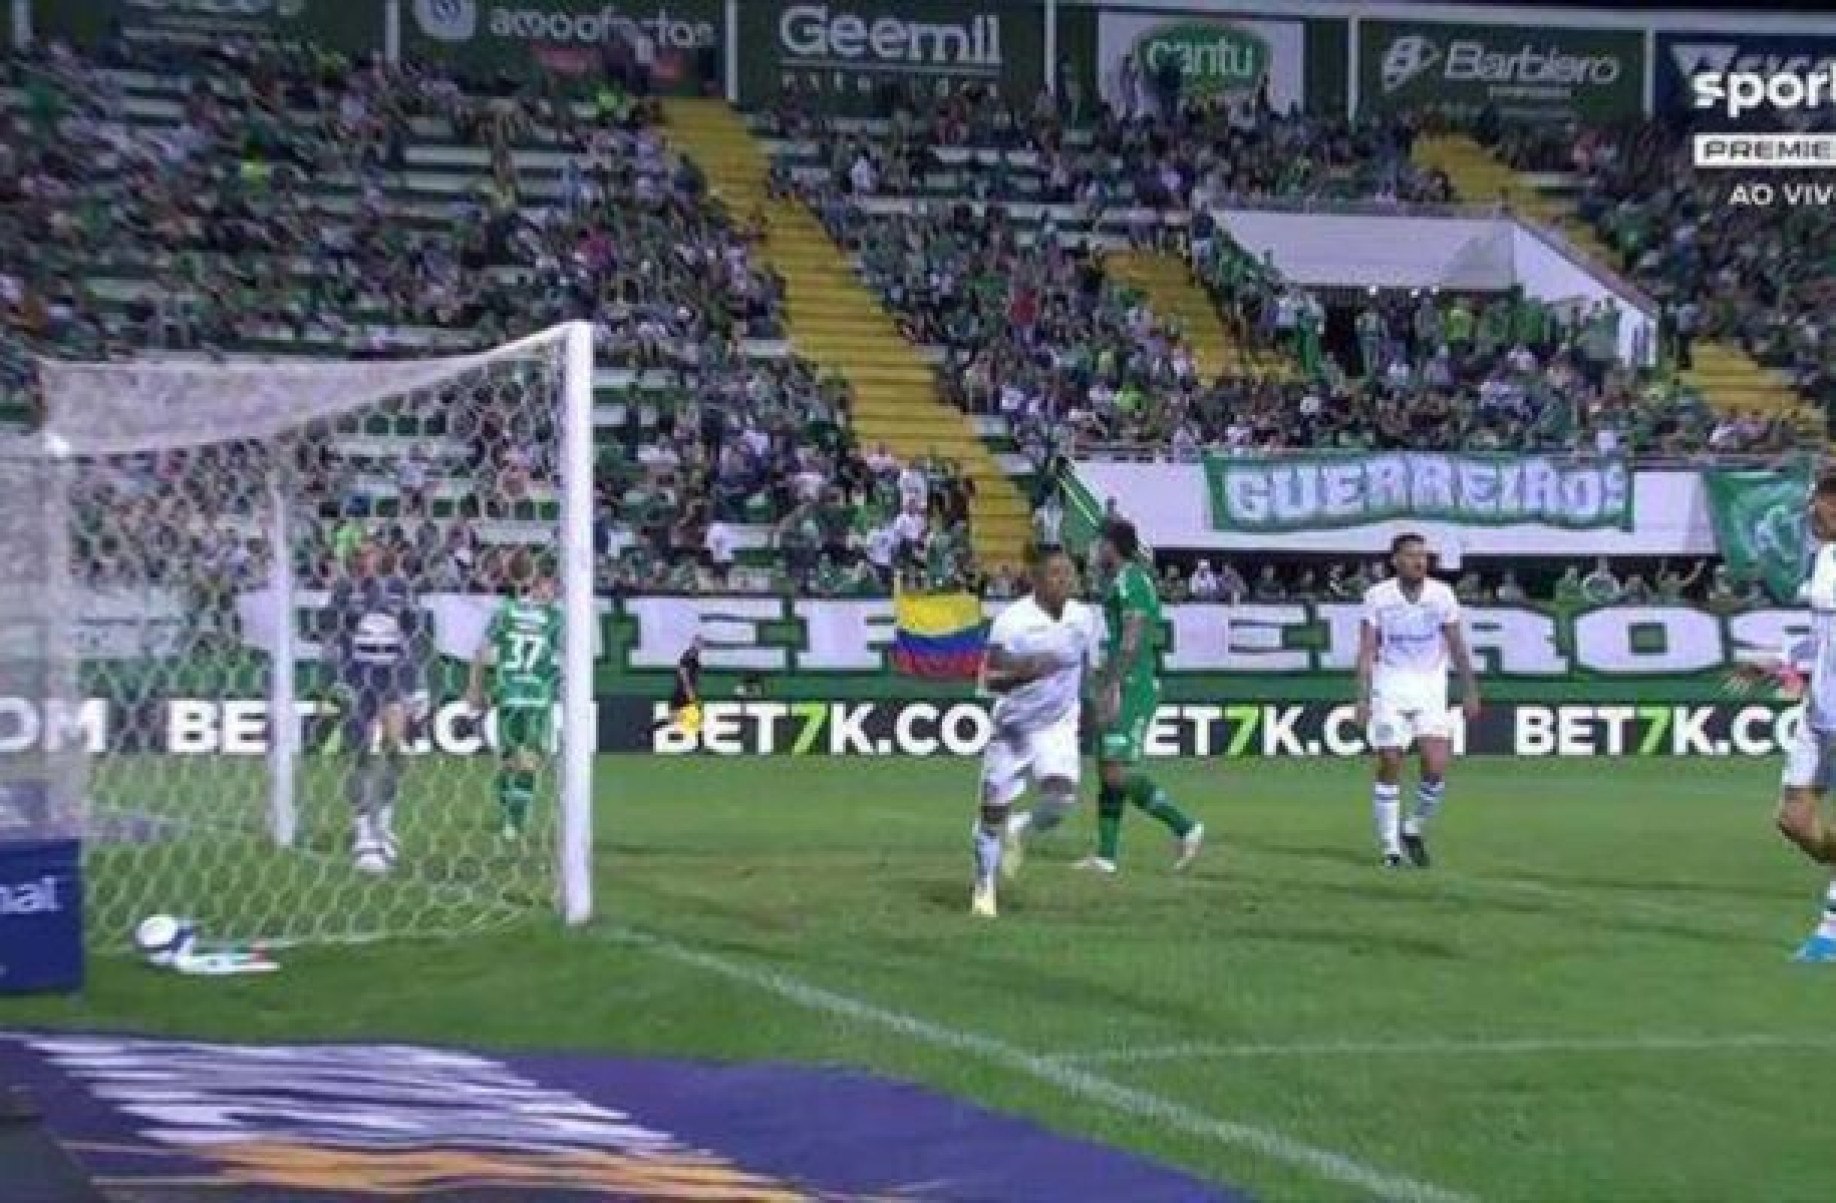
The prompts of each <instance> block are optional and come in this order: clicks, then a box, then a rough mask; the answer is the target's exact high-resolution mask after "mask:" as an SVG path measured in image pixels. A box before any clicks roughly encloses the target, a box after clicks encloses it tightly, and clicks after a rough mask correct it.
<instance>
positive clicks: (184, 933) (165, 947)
mask: <svg viewBox="0 0 1836 1203" xmlns="http://www.w3.org/2000/svg"><path fill="white" fill-rule="evenodd" d="M196 939H197V928H196V927H194V926H193V925H192V924H191V923H189V922H187V921H186V920H183V919H174V918H173V917H172V916H171V915H148V916H147V917H146V918H145V919H142V920H141V921H140V926H138V927H136V928H135V929H134V947H135V948H138V949H139V950H140V953H141V955H142V956H144V957H146V958H147V959H148V960H149V961H151V962H153V963H154V964H155V965H167V964H170V963H171V962H172V961H173V960H175V959H176V958H178V957H181V956H183V955H184V954H185V953H187V952H189V951H190V950H191V945H192V942H193V941H195V940H196Z"/></svg>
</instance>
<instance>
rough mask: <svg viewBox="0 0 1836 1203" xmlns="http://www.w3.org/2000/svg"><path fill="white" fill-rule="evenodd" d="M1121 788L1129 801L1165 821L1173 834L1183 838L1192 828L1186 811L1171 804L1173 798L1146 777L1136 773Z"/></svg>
mask: <svg viewBox="0 0 1836 1203" xmlns="http://www.w3.org/2000/svg"><path fill="white" fill-rule="evenodd" d="M1123 788H1124V789H1125V790H1127V792H1128V800H1129V801H1130V802H1133V803H1134V804H1135V805H1136V806H1139V807H1140V808H1141V809H1142V810H1145V811H1147V812H1148V813H1149V814H1151V815H1153V816H1154V817H1155V818H1156V819H1159V820H1160V821H1161V822H1162V823H1165V824H1166V825H1167V826H1168V827H1169V828H1170V829H1171V830H1172V832H1173V834H1174V835H1176V836H1178V837H1180V838H1181V839H1184V838H1185V837H1186V833H1187V832H1188V831H1191V830H1192V820H1191V819H1189V818H1187V817H1186V812H1185V811H1183V810H1181V809H1180V808H1179V807H1177V806H1175V805H1173V799H1171V798H1169V797H1167V791H1166V790H1163V789H1161V788H1160V787H1159V786H1158V785H1155V784H1154V783H1153V782H1152V781H1150V780H1148V779H1147V778H1146V777H1144V776H1141V775H1140V774H1136V775H1135V776H1133V777H1130V778H1129V779H1128V783H1127V784H1126V785H1125V786H1124V787H1123Z"/></svg>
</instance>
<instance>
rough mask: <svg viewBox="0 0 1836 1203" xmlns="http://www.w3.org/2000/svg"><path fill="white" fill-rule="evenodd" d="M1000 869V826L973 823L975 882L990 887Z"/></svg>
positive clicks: (982, 886) (985, 887)
mask: <svg viewBox="0 0 1836 1203" xmlns="http://www.w3.org/2000/svg"><path fill="white" fill-rule="evenodd" d="M1000 871H1001V828H1000V827H990V826H988V824H986V823H977V824H976V825H975V884H976V885H977V886H978V887H979V888H981V889H992V888H993V886H994V882H995V875H996V874H997V873H999V872H1000Z"/></svg>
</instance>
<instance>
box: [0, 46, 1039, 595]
mask: <svg viewBox="0 0 1836 1203" xmlns="http://www.w3.org/2000/svg"><path fill="white" fill-rule="evenodd" d="M184 66H185V73H184V74H180V75H172V74H168V73H166V72H150V71H141V70H132V69H115V68H103V67H100V66H99V65H98V64H96V63H94V62H86V61H83V60H82V59H80V58H78V57H77V56H75V55H74V54H72V53H71V52H70V51H68V50H67V49H65V48H61V47H59V48H53V49H51V50H49V51H46V52H44V53H42V54H31V55H13V56H10V57H8V58H7V59H6V60H5V67H4V70H5V76H4V79H5V88H4V91H3V92H0V97H3V98H4V103H5V112H6V116H7V120H8V124H9V131H10V132H11V133H12V134H13V135H14V136H13V137H10V138H9V139H8V141H7V146H6V148H5V149H4V150H0V155H4V156H6V163H5V165H6V166H8V167H10V168H11V170H9V171H0V177H4V178H5V180H6V181H8V183H6V184H0V189H6V191H4V192H0V239H3V240H4V241H5V243H6V244H7V245H9V246H10V247H12V248H14V250H13V251H12V253H8V254H5V255H0V261H4V262H7V263H13V264H22V265H25V267H26V270H25V271H24V272H21V273H19V274H13V273H10V272H9V273H7V274H5V275H4V276H0V302H4V305H5V309H4V316H5V322H4V325H3V327H0V329H3V330H4V335H3V336H0V372H4V376H3V379H4V381H5V383H6V387H7V394H6V403H7V408H8V411H9V413H10V415H11V417H12V420H14V421H16V422H17V421H29V420H30V416H31V409H32V402H31V398H30V397H29V395H28V394H27V392H26V388H27V382H28V380H29V370H28V369H29V360H28V352H29V351H30V350H41V351H45V352H48V353H53V354H67V355H76V356H118V355H122V354H127V353H131V352H134V351H152V352H156V353H162V354H168V355H173V354H177V355H184V354H191V355H224V356H231V355H235V356H242V355H262V356H291V355H316V356H324V355H339V356H357V357H362V356H385V355H405V354H406V355H413V354H432V353H451V352H456V351H462V350H470V349H476V348H480V347H484V346H489V345H491V344H494V343H497V342H501V341H503V340H505V339H507V338H511V337H514V336H516V335H518V334H521V333H524V332H527V331H529V330H532V329H536V328H539V327H541V326H543V325H546V324H549V323H552V322H555V321H559V320H563V319H566V318H569V317H574V316H587V317H591V318H592V319H593V320H594V321H595V323H596V325H597V327H598V338H597V341H598V347H599V361H600V363H601V364H602V368H601V371H600V373H599V376H598V379H597V381H596V385H597V390H598V393H599V411H598V414H599V425H600V440H599V441H600V466H601V478H600V481H599V491H600V494H601V500H602V523H601V525H602V530H603V535H602V538H601V549H602V552H604V553H605V554H606V556H607V561H606V567H605V570H604V575H605V578H606V584H607V585H608V586H609V587H614V586H616V587H625V588H633V589H638V588H660V587H664V586H668V587H671V588H676V589H685V590H688V589H694V588H699V587H701V586H703V585H711V584H713V583H714V582H715V580H716V578H718V580H719V581H720V582H722V583H723V586H724V587H728V588H739V589H748V588H756V589H765V588H774V587H775V588H780V589H790V588H799V589H800V588H804V587H810V588H828V589H840V588H842V587H844V586H845V587H847V588H866V587H868V586H869V583H871V585H872V587H874V588H880V587H882V586H883V581H884V579H885V577H886V572H887V571H888V570H889V569H890V568H891V566H892V564H893V563H894V562H895V561H896V559H897V558H898V555H899V552H898V551H896V550H895V551H894V552H891V553H889V552H887V550H886V548H885V543H886V537H885V534H884V532H888V531H890V530H891V527H892V525H893V521H894V519H895V518H896V516H897V512H898V510H899V509H900V504H899V483H898V481H899V477H900V475H901V474H902V473H903V474H905V475H906V476H907V478H908V479H907V486H908V488H907V492H912V493H916V494H917V495H920V496H924V497H927V498H928V499H930V501H931V502H932V503H934V505H935V509H934V511H933V514H934V516H935V518H936V519H937V521H936V522H934V523H933V524H932V525H933V526H934V527H935V528H936V529H935V530H933V531H931V532H930V533H928V534H927V533H920V534H919V535H918V536H917V538H918V539H919V540H921V542H919V543H918V545H916V546H914V547H911V548H909V549H906V551H905V554H906V557H907V558H908V559H911V560H913V561H915V562H916V561H923V562H927V563H929V564H930V565H932V567H933V568H934V569H935V570H936V572H937V573H940V574H942V575H941V577H940V583H942V582H943V581H946V580H952V579H955V577H956V575H957V574H958V573H959V572H964V571H968V568H969V565H968V556H967V553H966V552H965V551H964V550H962V548H961V546H960V545H961V544H962V543H963V542H964V541H965V539H966V537H967V534H966V531H965V529H964V528H965V526H966V520H965V519H964V518H963V516H962V515H961V514H960V513H956V512H955V511H956V509H959V508H960V506H957V505H956V504H955V499H956V498H957V495H958V493H959V492H960V491H961V489H960V486H959V485H958V483H957V479H956V474H955V470H954V467H953V465H951V464H949V463H948V462H945V461H943V460H942V459H941V458H939V459H937V460H936V462H935V465H934V466H935V468H936V471H937V482H936V487H934V488H932V487H929V486H928V483H927V484H924V485H913V484H912V482H911V479H910V477H911V472H909V471H907V465H905V464H903V463H900V462H898V461H896V460H888V459H887V458H885V457H884V456H879V457H874V462H875V464H876V467H875V468H873V469H869V468H868V467H867V466H866V464H867V461H866V460H865V459H863V458H862V456H861V454H860V453H859V451H858V450H857V448H856V446H855V443H854V439H853V432H852V412H851V411H852V409H853V406H854V404H855V397H854V390H853V388H852V387H851V385H850V384H849V383H848V382H846V381H844V380H842V379H840V378H839V377H837V376H835V375H833V374H830V375H828V376H826V377H822V376H819V375H818V373H817V372H816V370H815V369H814V368H813V367H812V365H811V364H810V363H809V362H808V361H805V360H803V359H800V358H798V357H796V356H794V355H792V353H791V349H790V346H789V344H788V343H787V342H786V341H785V338H784V296H783V292H784V290H783V285H782V283H781V281H780V280H779V278H778V277H777V276H776V275H775V274H774V273H772V272H770V271H767V270H765V269H764V268H763V267H762V266H761V264H760V261H759V254H758V242H759V237H758V230H757V229H756V228H755V227H753V226H750V225H745V224H741V223H738V222H735V221H734V220H732V219H731V218H730V217H729V216H728V212H727V210H726V209H725V208H723V207H722V206H721V205H719V204H718V203H715V202H714V201H712V200H711V199H710V198H709V197H708V195H707V193H706V188H705V183H704V181H703V178H702V176H701V174H700V172H699V171H698V170H697V169H696V167H695V166H694V165H693V163H691V162H690V161H688V160H686V159H684V158H682V157H681V156H678V155H675V154H672V153H671V152H670V151H669V149H668V147H667V145H666V143H665V141H664V140H663V138H662V137H661V135H660V133H659V131H658V128H657V125H656V118H657V113H656V111H655V109H654V107H653V106H652V105H650V104H649V103H647V102H640V101H637V100H634V99H631V98H628V97H624V96H622V95H619V94H616V93H608V94H606V95H605V96H602V97H600V98H598V99H596V100H595V101H594V102H592V103H591V104H586V103H578V102H576V103H561V102H557V101H555V100H552V99H550V98H548V97H544V96H540V95H535V94H529V93H515V92H512V93H508V94H489V93H478V92H467V91H463V90H461V88H460V86H459V84H458V83H457V82H456V81H455V80H453V79H451V78H448V77H444V76H442V75H440V74H438V73H435V72H431V71H424V70H415V69H407V70H401V71H391V70H387V69H384V68H382V67H380V66H368V67H361V68H359V67H356V66H353V65H351V64H348V63H345V62H343V61H342V60H340V59H337V58H336V57H333V56H319V55H316V54H301V55H298V56H293V57H289V56H284V55H273V54H271V53H266V52H265V53H264V54H259V55H257V54H252V53H250V54H249V55H248V56H246V57H245V55H244V53H243V52H241V51H236V52H230V51H222V52H220V53H219V54H218V55H217V56H215V57H211V56H206V57H202V58H197V59H192V60H187V61H186V62H185V63H184ZM26 245H32V246H33V247H34V252H33V253H32V254H29V255H28V254H26V253H24V251H23V249H22V248H23V247H25V246H26ZM508 420H509V418H508V415H505V414H493V413H491V412H489V411H488V408H487V409H486V410H485V411H483V412H475V413H462V412H455V413H454V414H452V415H451V417H450V419H449V426H450V428H449V429H443V430H427V429H424V428H417V430H416V431H414V432H412V433H413V434H415V435H419V436H424V437H421V438H419V439H417V438H412V437H410V433H411V432H408V431H398V430H392V429H388V428H387V423H386V422H382V423H380V424H379V423H377V422H372V424H371V425H372V427H374V428H366V429H364V430H361V431H353V432H348V434H347V435H345V436H342V437H340V438H338V439H334V440H332V441H331V442H330V443H329V444H328V445H327V446H326V447H325V448H324V449H323V450H324V451H325V456H324V457H323V459H322V460H321V461H315V462H314V464H313V471H314V474H315V475H314V477H313V479H314V480H315V481H316V482H317V487H318V488H319V489H320V490H321V495H322V497H323V502H324V505H323V508H324V519H325V520H324V522H323V523H322V526H323V529H322V530H321V531H319V532H316V536H315V539H314V546H315V547H316V548H317V549H318V552H317V554H315V555H314V556H313V557H312V561H313V567H312V568H311V569H310V571H311V573H312V575H313V576H315V577H316V576H320V575H322V574H323V573H324V572H325V571H327V568H328V565H329V563H330V551H331V549H332V548H333V547H334V546H338V545H345V546H348V544H349V542H350V540H351V539H352V538H353V537H354V536H355V534H356V533H357V532H359V531H361V532H364V533H369V534H372V535H376V534H380V535H382V536H384V537H386V538H388V539H391V540H393V541H395V542H398V543H400V544H402V546H403V549H404V550H413V551H415V553H416V556H415V558H416V560H417V561H419V562H422V563H424V564H427V565H428V566H429V567H428V571H429V573H430V574H432V576H433V578H435V579H441V580H447V581H449V582H453V583H457V582H459V581H470V580H473V579H485V578H489V576H490V573H491V571H492V568H491V565H493V564H494V563H495V557H490V556H485V555H481V554H479V551H478V545H479V544H481V543H482V544H489V545H501V544H505V543H515V542H516V541H517V540H519V539H521V538H524V537H526V536H527V534H528V529H529V528H528V527H527V526H526V525H525V526H522V527H519V526H518V525H517V520H518V517H519V514H520V515H521V516H522V518H523V519H524V521H525V522H528V521H531V520H534V519H536V518H539V517H545V516H546V515H545V514H544V513H542V510H541V507H549V508H552V506H553V501H552V498H551V497H549V496H548V495H547V494H546V493H545V492H544V490H543V488H542V486H541V483H540V478H541V476H542V473H543V468H544V465H542V464H540V463H516V464H513V463H499V462H487V460H483V459H481V458H480V457H481V456H482V455H485V453H484V452H483V451H482V450H481V448H482V447H483V446H485V445H487V444H489V443H491V442H492V441H493V440H491V439H486V438H483V437H482V435H483V434H485V433H497V432H499V430H500V428H501V426H502V424H503V423H504V422H506V421H508ZM546 441H547V440H545V439H541V438H536V437H531V438H529V439H527V440H526V442H527V443H528V444H529V446H531V447H539V446H542V445H544V444H545V443H546ZM513 454H514V453H513ZM931 462H932V461H931V460H927V463H931ZM187 467H193V468H195V467H197V465H190V464H188V463H187V462H186V461H185V459H184V458H183V457H182V456H180V457H167V458H166V459H164V460H159V461H150V462H149V463H148V464H147V465H146V470H147V471H148V472H154V473H157V472H167V473H177V472H181V471H183V470H185V469H186V468H187ZM518 472H520V473H525V474H532V475H533V476H534V477H535V483H534V486H533V488H532V489H530V490H525V492H527V493H528V494H529V496H527V497H525V498H524V499H523V500H522V501H520V502H518V503H517V505H516V506H508V507H507V506H505V505H504V504H501V498H500V496H499V494H500V493H501V487H500V481H501V480H502V479H503V478H504V477H505V476H506V475H507V474H508V475H514V474H515V473H518ZM226 479H230V480H234V479H238V478H237V477H235V475H234V474H233V473H232V474H231V476H230V477H228V478H226ZM474 481H475V482H477V484H478V487H477V489H476V490H474V489H473V487H472V482H474ZM118 485H122V482H115V484H114V485H111V486H109V489H110V491H108V492H105V493H104V494H103V495H101V496H98V497H97V498H94V499H93V501H94V504H95V505H96V506H97V507H98V523H97V528H98V534H97V537H98V539H100V540H102V541H103V542H104V543H105V544H106V545H107V546H109V547H115V548H123V549H126V548H135V547H158V546H161V545H162V544H163V543H164V542H165V541H167V540H170V539H172V538H176V537H180V534H179V531H180V530H182V529H184V528H188V527H190V526H197V527H199V528H201V529H206V528H208V529H212V530H213V531H214V529H215V527H214V523H213V520H212V515H211V513H210V508H211V507H210V497H209V496H207V495H206V496H200V497H198V498H197V499H196V501H197V504H198V505H199V506H200V507H201V509H200V512H199V513H198V514H192V515H151V514H145V513H140V512H138V511H136V510H134V509H133V508H132V507H129V508H126V509H123V510H120V511H119V512H117V511H113V510H110V509H109V508H108V507H109V503H110V502H111V501H112V500H115V497H114V495H113V492H112V490H113V488H114V487H116V486H118ZM411 486H412V487H411ZM124 487H128V488H131V484H128V485H125V486H124ZM225 487H229V486H225ZM250 487H253V486H252V485H250ZM410 494H414V495H418V496H420V497H422V498H430V499H432V500H431V501H430V502H429V503H427V504H425V505H422V506H420V507H418V510H419V512H417V506H416V505H415V504H413V503H412V502H410V501H409V500H408V498H409V495H410ZM691 498H693V499H700V500H697V501H696V502H695V503H694V504H686V501H687V499H691ZM531 507H534V508H533V509H532V508H531ZM103 515H106V516H107V520H106V521H103V520H102V516H103ZM665 515H668V516H669V520H668V521H664V520H663V516H665ZM949 518H954V519H955V520H954V521H945V519H949ZM1020 520H1021V521H1022V522H1024V513H1022V515H1021V518H1020ZM149 524H152V525H155V526H158V525H164V526H166V527H167V528H168V529H165V530H164V531H163V533H158V532H155V531H152V530H149V529H147V527H148V525H149ZM410 528H413V529H412V530H411V529H410ZM716 528H718V529H716ZM876 536H878V537H876ZM213 537H216V536H215V535H213ZM221 537H222V538H223V539H224V541H225V546H224V547H223V548H221V549H220V551H219V552H218V553H213V558H216V557H218V556H220V557H221V558H224V559H226V560H231V561H234V562H237V563H242V564H244V565H245V566H246V564H247V562H248V559H249V556H250V547H249V545H248V543H247V541H246V539H242V538H238V537H236V536H234V535H233V534H232V533H221ZM781 542H783V543H787V544H788V545H790V546H796V547H801V546H802V545H804V544H810V543H813V544H815V545H817V546H819V547H820V548H822V549H825V552H826V558H825V556H824V555H818V556H815V557H809V558H806V557H804V556H802V555H801V554H798V555H787V556H785V557H782V559H783V560H784V561H785V562H788V563H791V564H794V565H795V567H794V569H793V570H792V571H791V572H790V573H789V574H788V575H787V574H786V573H785V572H784V571H783V570H782V569H783V567H784V564H783V563H780V557H778V556H775V555H773V554H771V551H772V548H773V547H774V545H777V544H779V543H781ZM932 542H936V543H938V547H937V548H936V549H934V550H932V549H930V548H929V547H928V545H929V544H930V543H932ZM438 548H445V549H446V551H445V552H444V553H442V554H435V553H436V550H437V549H438ZM671 551H674V552H678V553H680V552H684V551H688V552H692V553H695V554H696V555H697V556H699V557H700V558H701V560H702V561H703V563H702V564H701V565H700V566H694V565H691V566H689V567H687V568H685V567H683V562H682V558H681V557H680V556H679V555H678V556H676V557H670V556H669V555H667V554H666V553H669V552H671ZM104 558H106V557H104ZM666 562H667V563H669V564H670V565H671V566H669V567H667V568H666V567H665V564H666ZM729 562H730V564H731V567H733V568H737V570H738V571H737V572H732V571H729V570H728V567H729ZM436 564H439V565H441V567H439V568H438V569H436V568H435V567H434V565H436ZM774 566H775V569H774ZM819 570H820V571H819ZM819 575H821V576H823V577H824V579H823V580H818V579H816V578H817V577H818V576H819Z"/></svg>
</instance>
